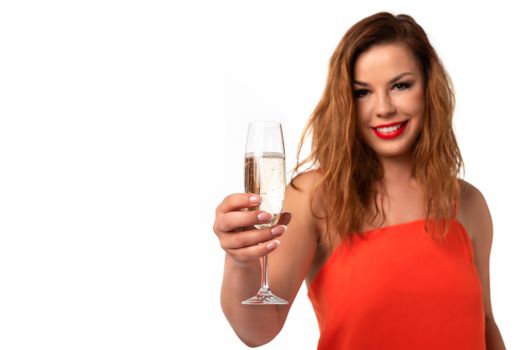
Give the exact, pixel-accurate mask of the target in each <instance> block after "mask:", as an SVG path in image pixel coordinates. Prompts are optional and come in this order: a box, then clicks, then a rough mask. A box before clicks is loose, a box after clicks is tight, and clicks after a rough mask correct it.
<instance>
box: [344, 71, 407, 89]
mask: <svg viewBox="0 0 524 350" xmlns="http://www.w3.org/2000/svg"><path fill="white" fill-rule="evenodd" d="M406 75H415V74H413V73H411V72H404V73H401V74H399V75H397V76H396V77H394V78H393V79H391V80H390V81H389V82H388V84H393V83H394V82H396V81H397V80H399V79H402V78H404V77H405V76H406ZM353 83H354V84H355V85H362V86H369V84H368V83H364V82H362V81H358V80H355V81H353Z"/></svg>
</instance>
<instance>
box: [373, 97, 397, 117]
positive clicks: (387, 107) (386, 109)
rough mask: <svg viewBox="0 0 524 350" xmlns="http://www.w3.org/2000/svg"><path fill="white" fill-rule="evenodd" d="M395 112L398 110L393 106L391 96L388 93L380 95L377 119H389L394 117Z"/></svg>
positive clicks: (376, 109)
mask: <svg viewBox="0 0 524 350" xmlns="http://www.w3.org/2000/svg"><path fill="white" fill-rule="evenodd" d="M395 112H396V108H395V105H394V104H393V101H392V100H391V96H389V95H388V94H387V93H384V94H378V97H377V104H376V107H375V113H376V115H377V117H380V118H387V117H390V116H392V115H394V114H395Z"/></svg>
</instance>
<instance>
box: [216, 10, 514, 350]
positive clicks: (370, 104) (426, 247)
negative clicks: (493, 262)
mask: <svg viewBox="0 0 524 350" xmlns="http://www.w3.org/2000/svg"><path fill="white" fill-rule="evenodd" d="M453 106H454V95H453V91H452V88H451V83H450V81H449V79H448V77H447V75H446V73H445V70H444V68H443V66H442V65H441V63H440V61H439V59H438V56H437V54H436V53H435V51H434V49H433V47H432V46H431V44H430V43H429V41H428V38H427V36H426V34H425V32H424V30H423V29H422V28H421V27H420V26H419V25H418V24H417V23H416V22H415V21H414V20H413V19H412V18H411V17H409V16H407V15H399V16H393V15H391V14H389V13H378V14H375V15H373V16H370V17H368V18H365V19H363V20H361V21H360V22H358V23H357V24H355V25H354V26H353V27H352V28H351V29H350V30H349V31H348V32H347V33H346V34H345V36H344V37H343V38H342V41H341V42H340V44H339V45H338V47H337V49H336V50H335V52H334V54H333V56H332V57H331V61H330V67H329V76H328V81H327V86H326V89H325V91H324V94H323V97H322V99H321V100H320V102H319V104H318V106H317V108H316V109H315V111H314V112H313V114H312V116H311V118H310V120H309V122H308V124H307V126H306V130H305V132H304V135H303V138H302V141H301V145H302V144H303V142H304V138H305V136H306V135H311V139H312V148H311V154H310V155H309V156H308V157H307V158H306V159H305V160H304V161H303V162H301V163H299V164H298V166H297V169H298V168H299V167H302V166H303V165H306V164H310V165H311V167H312V168H313V169H309V170H308V171H304V172H302V173H300V174H299V175H298V176H296V177H295V178H294V179H293V180H292V183H291V184H290V185H289V186H288V187H287V190H286V199H285V203H284V211H285V212H287V213H290V214H291V215H292V218H291V215H289V214H286V215H283V216H282V217H281V220H280V222H279V224H278V225H276V226H274V227H272V228H268V229H261V230H256V229H254V227H253V225H254V224H256V223H262V222H266V221H267V220H269V218H270V215H269V214H268V213H264V212H261V211H259V210H253V211H246V210H245V209H246V208H248V209H252V208H256V207H257V205H258V204H259V202H260V197H258V196H256V195H252V194H234V195H230V196H228V197H226V198H225V199H224V201H223V202H222V203H221V204H220V205H219V206H218V208H217V211H216V219H215V224H214V231H215V233H216V234H217V236H218V238H219V240H220V244H221V246H222V248H223V249H224V250H225V252H226V259H225V267H224V279H223V285H222V293H221V303H222V308H223V311H224V314H225V316H226V317H227V319H228V321H229V322H230V324H231V326H232V327H233V329H234V330H235V332H236V333H237V335H238V336H239V338H240V339H241V340H242V341H244V343H246V344H247V345H249V346H258V345H261V344H264V343H267V342H269V341H270V340H271V339H273V338H274V337H275V336H276V335H277V334H278V333H279V331H280V330H281V329H282V327H283V325H284V322H285V319H286V316H287V314H288V312H289V308H290V307H291V304H292V301H293V299H294V298H295V296H296V294H297V292H298V290H299V288H300V286H301V284H302V282H303V281H304V280H305V281H306V283H307V286H308V295H309V298H310V300H311V302H312V304H313V307H314V310H315V313H316V315H317V319H318V323H319V327H320V339H319V343H318V348H319V349H485V348H487V349H504V343H503V340H502V337H501V335H500V332H499V330H498V328H497V325H496V323H495V320H494V316H493V313H492V310H491V303H490V286H489V255H490V249H491V243H492V236H493V230H492V223H491V217H490V213H489V210H488V207H487V205H486V202H485V200H484V198H483V196H482V194H481V193H480V192H479V190H477V189H476V188H475V187H474V186H472V185H471V184H468V183H467V182H465V181H463V180H459V178H458V174H459V170H460V169H461V166H462V159H461V155H460V151H459V149H458V145H457V143H456V140H455V136H454V134H453V130H452V123H451V120H452V111H453ZM268 253H270V254H271V258H270V259H269V264H270V267H269V270H270V271H271V276H270V277H271V282H270V285H271V286H272V289H273V291H274V292H275V294H276V295H278V296H280V297H282V298H284V299H286V300H289V301H290V304H289V305H285V306H280V305H279V306H245V305H241V304H240V301H241V300H244V299H246V298H248V297H250V296H252V295H253V294H254V293H255V292H256V290H257V288H258V287H259V276H260V264H259V258H260V257H261V256H263V255H265V254H268Z"/></svg>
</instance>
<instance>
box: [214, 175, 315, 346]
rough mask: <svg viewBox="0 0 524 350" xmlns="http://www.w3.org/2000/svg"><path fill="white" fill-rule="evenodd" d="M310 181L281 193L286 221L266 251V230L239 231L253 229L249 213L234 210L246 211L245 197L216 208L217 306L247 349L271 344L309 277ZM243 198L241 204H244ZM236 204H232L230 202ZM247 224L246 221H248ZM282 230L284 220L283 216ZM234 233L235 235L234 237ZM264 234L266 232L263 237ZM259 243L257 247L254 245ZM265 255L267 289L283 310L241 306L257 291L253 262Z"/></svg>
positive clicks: (312, 244) (311, 243) (257, 266)
mask: <svg viewBox="0 0 524 350" xmlns="http://www.w3.org/2000/svg"><path fill="white" fill-rule="evenodd" d="M311 178H312V175H310V174H304V175H301V176H299V177H298V178H297V181H296V183H297V184H298V185H299V187H300V189H301V190H297V189H295V188H293V187H291V186H288V187H287V189H286V197H285V201H284V208H283V211H284V212H288V213H291V215H292V219H291V221H290V222H289V224H288V225H287V230H286V231H285V232H284V233H283V234H282V235H281V236H280V235H279V236H278V240H279V241H280V244H278V245H277V246H276V247H274V246H270V248H272V249H268V248H267V245H268V244H269V243H270V242H272V241H275V239H274V238H276V237H277V236H275V237H271V233H270V229H266V230H253V229H246V228H242V227H245V226H250V225H253V224H254V223H256V216H253V217H251V218H250V217H249V215H253V214H251V213H253V212H246V211H242V210H240V209H242V208H246V207H248V203H247V202H245V201H246V200H247V198H248V196H247V195H244V194H239V195H234V196H233V198H231V196H230V197H228V198H229V199H227V198H226V200H224V202H223V203H222V204H221V205H220V206H219V207H218V208H217V215H216V220H215V226H214V230H215V233H216V234H217V236H218V238H219V239H220V243H221V245H222V248H223V249H224V250H225V251H226V258H225V264H224V277H223V281H222V291H221V304H222V310H223V312H224V315H225V316H226V318H227V319H228V321H229V323H230V324H231V326H232V328H233V329H234V331H235V333H236V334H237V335H238V337H239V338H240V339H241V340H242V341H243V342H244V343H245V344H246V345H248V346H252V347H254V346H260V345H263V344H265V343H267V342H269V341H271V340H272V339H273V338H274V337H275V336H276V335H277V334H278V333H279V332H280V330H281V329H282V327H283V325H284V322H285V320H286V317H287V314H288V312H289V309H290V307H291V304H292V302H293V300H294V298H295V297H296V295H297V292H298V290H299V289H300V286H301V285H302V282H303V281H304V278H305V276H306V274H307V272H308V271H309V268H310V266H311V262H312V260H313V257H314V255H315V252H316V248H317V233H316V228H315V222H314V218H313V216H312V215H311V209H310V199H309V198H310V193H311V192H310V187H311V186H310V185H311V184H310V182H311V181H312V180H311ZM244 197H245V198H244ZM232 201H233V202H235V201H237V203H235V204H232V203H231V202H232ZM249 220H251V221H252V222H251V221H249ZM283 220H285V222H283V224H287V222H288V221H289V216H284V219H283ZM237 231H240V232H237ZM266 231H267V232H266ZM260 242H263V243H262V244H258V243H260ZM268 252H270V254H269V259H268V265H269V266H268V268H269V280H270V281H269V285H270V287H271V290H272V291H273V292H274V293H275V294H276V295H278V296H279V297H281V298H283V299H286V300H288V301H289V304H288V305H278V306H277V305H269V306H266V305H264V306H260V305H256V306H253V305H242V304H241V301H242V300H245V299H247V298H249V297H252V296H253V295H255V294H256V292H257V290H258V288H259V287H260V273H261V272H260V263H259V257H260V256H262V255H263V254H265V253H268Z"/></svg>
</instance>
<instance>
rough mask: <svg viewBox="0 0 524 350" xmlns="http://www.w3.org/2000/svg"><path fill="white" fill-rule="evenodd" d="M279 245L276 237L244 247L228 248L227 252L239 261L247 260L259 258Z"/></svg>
mask: <svg viewBox="0 0 524 350" xmlns="http://www.w3.org/2000/svg"><path fill="white" fill-rule="evenodd" d="M279 245H280V241H279V240H278V239H274V240H271V241H269V242H266V243H263V244H258V245H254V246H249V247H245V248H238V249H228V250H227V253H228V254H229V255H231V256H233V257H234V258H235V259H237V260H239V261H248V260H254V259H259V258H261V257H263V256H264V255H267V254H269V253H271V252H272V251H274V250H275V249H277V248H278V246H279Z"/></svg>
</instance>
